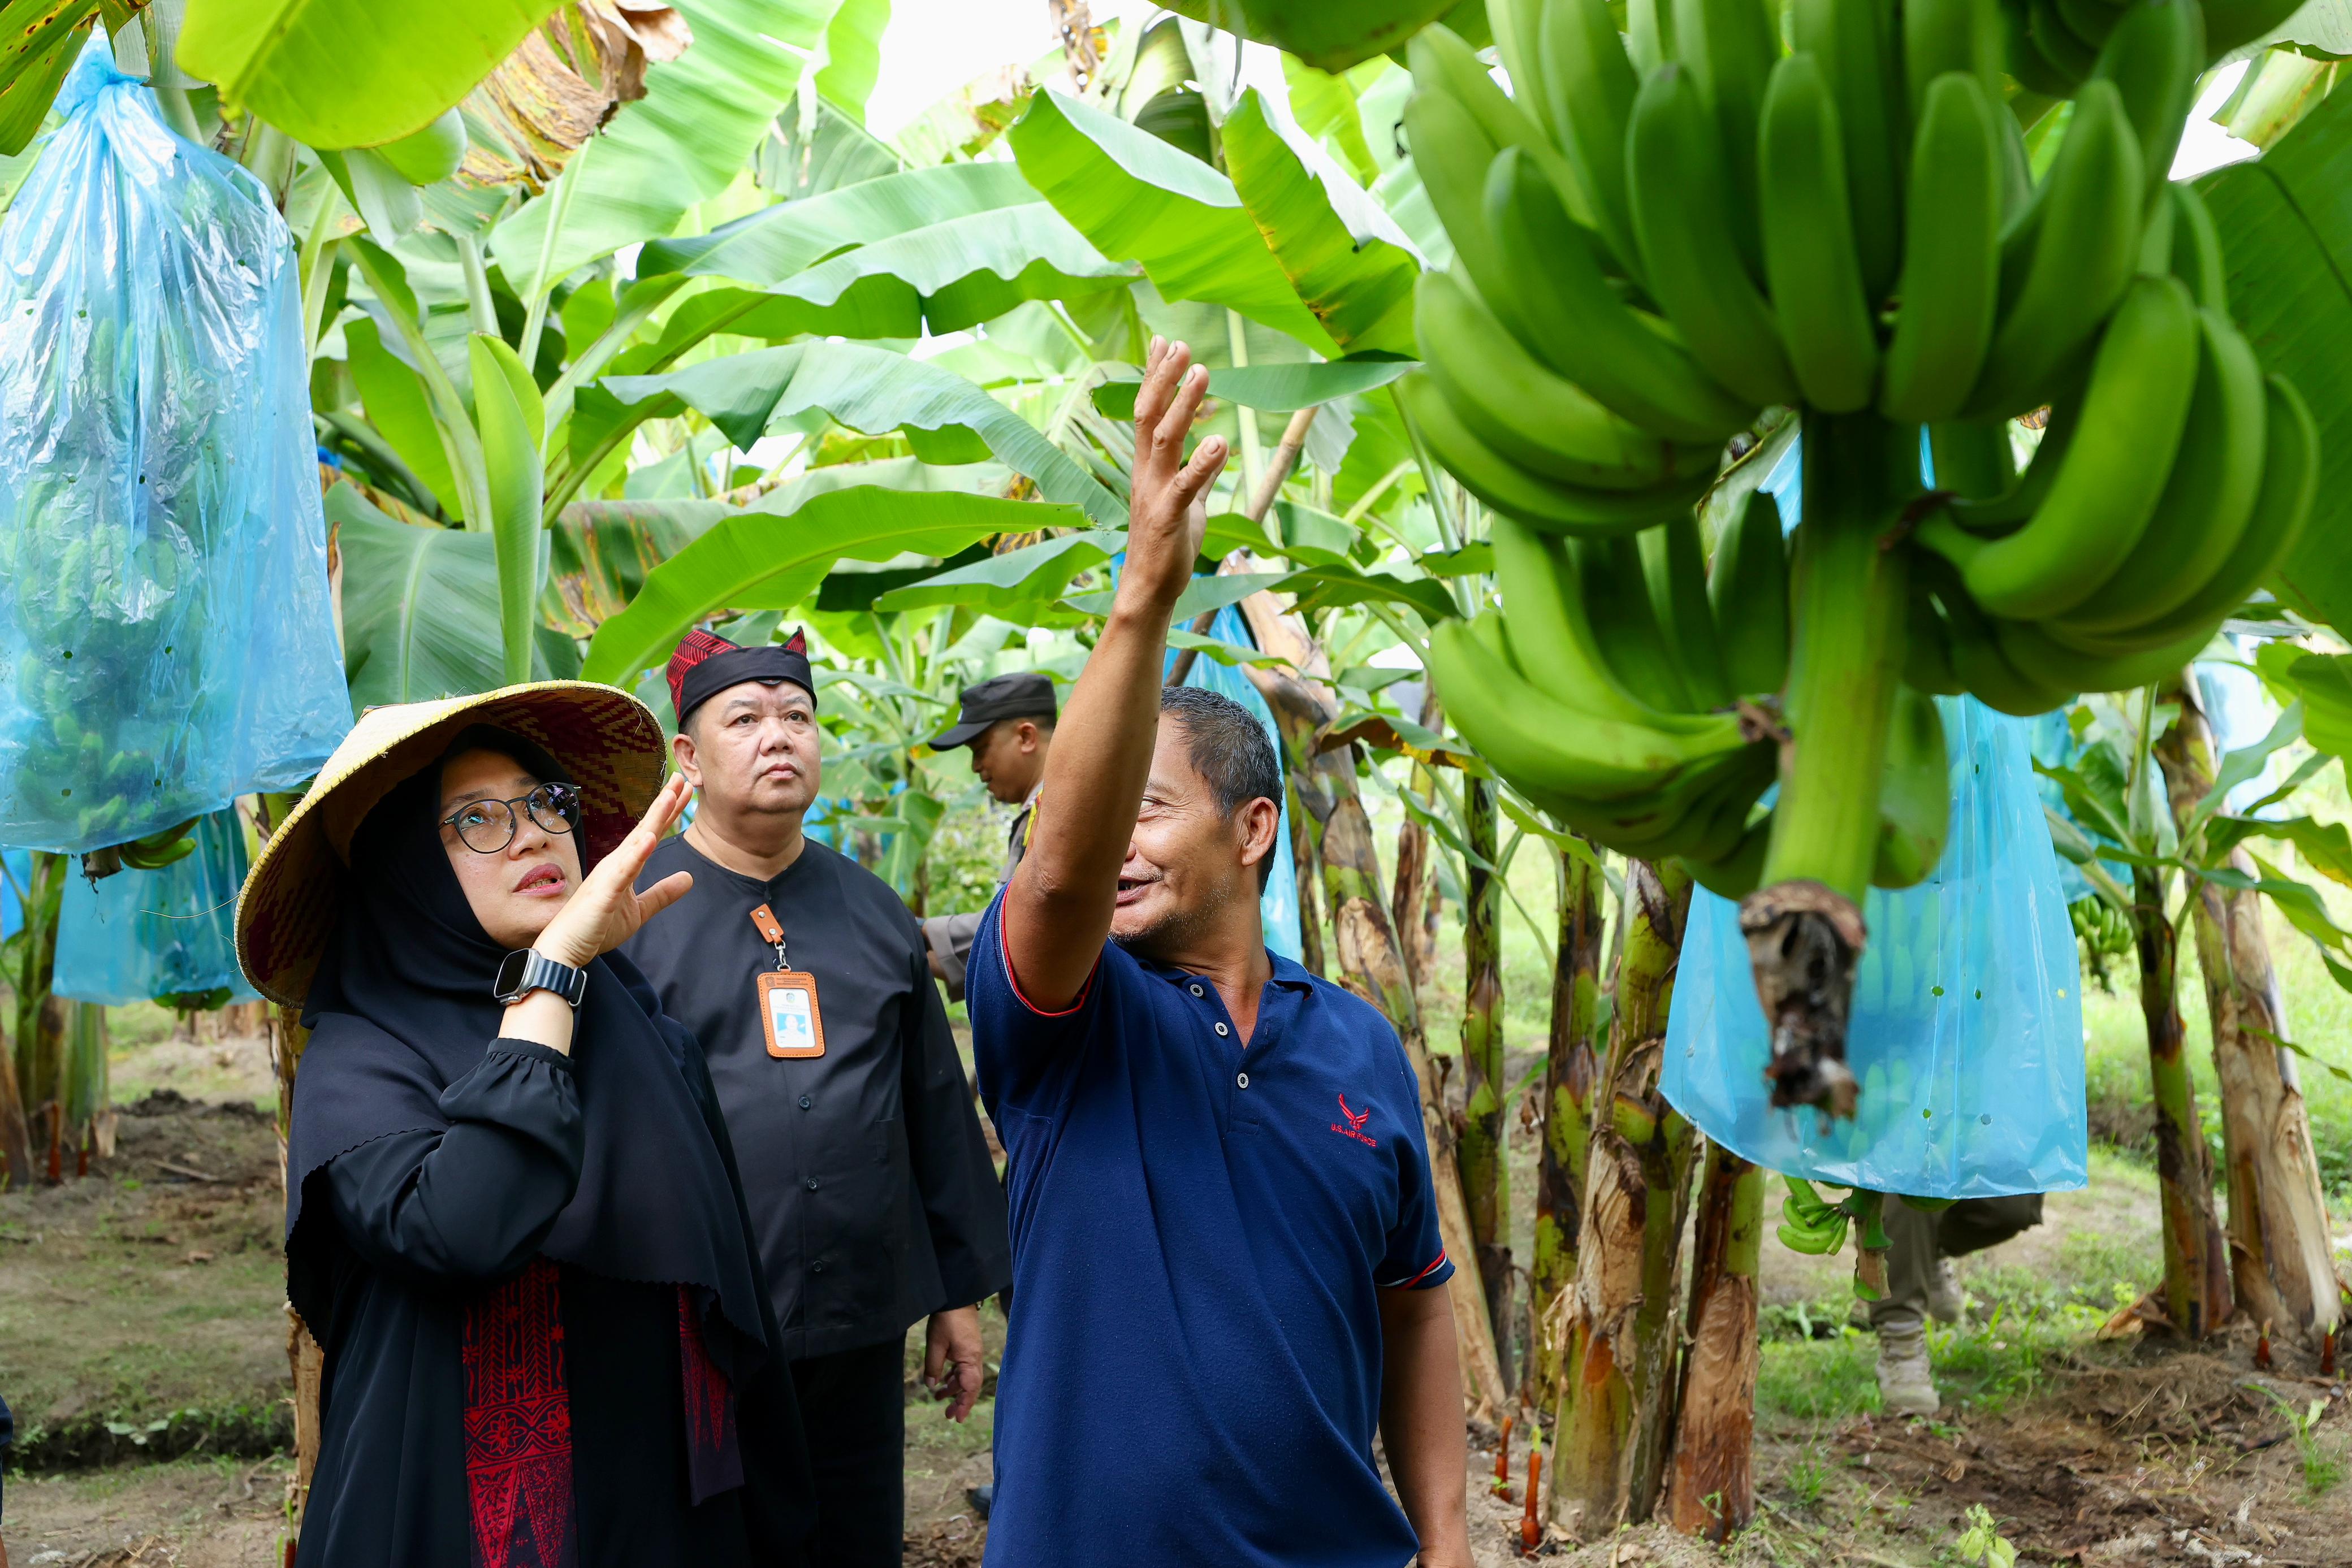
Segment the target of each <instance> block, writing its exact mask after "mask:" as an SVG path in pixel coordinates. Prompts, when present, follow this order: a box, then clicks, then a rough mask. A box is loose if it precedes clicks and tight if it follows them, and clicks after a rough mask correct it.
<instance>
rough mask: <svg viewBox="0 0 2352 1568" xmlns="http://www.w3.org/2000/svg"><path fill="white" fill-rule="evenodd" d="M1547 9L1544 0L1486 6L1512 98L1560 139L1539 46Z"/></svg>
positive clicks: (1497, 0) (1499, 1)
mask: <svg viewBox="0 0 2352 1568" xmlns="http://www.w3.org/2000/svg"><path fill="white" fill-rule="evenodd" d="M1548 9H1549V6H1548V5H1546V4H1545V0H1493V4H1491V5H1488V6H1487V7H1486V22H1487V25H1488V26H1491V27H1492V28H1493V29H1494V32H1495V53H1496V56H1497V57H1500V58H1501V60H1502V62H1503V70H1504V72H1505V74H1507V76H1509V78H1511V98H1512V100H1513V101H1514V102H1516V103H1517V104H1518V106H1519V107H1520V108H1522V109H1524V110H1527V111H1528V114H1530V115H1532V116H1533V117H1534V119H1535V121H1536V123H1537V124H1538V126H1540V127H1542V129H1543V131H1544V134H1546V135H1547V136H1549V137H1550V138H1551V139H1552V140H1553V141H1559V140H1560V134H1559V130H1560V128H1559V124H1558V123H1557V122H1555V121H1554V120H1553V119H1552V113H1551V106H1552V95H1551V94H1550V93H1549V92H1548V91H1547V90H1546V89H1545V86H1544V78H1543V57H1542V56H1541V54H1540V53H1539V51H1538V34H1539V31H1540V29H1541V27H1542V26H1543V17H1544V13H1545V11H1547V10H1548Z"/></svg>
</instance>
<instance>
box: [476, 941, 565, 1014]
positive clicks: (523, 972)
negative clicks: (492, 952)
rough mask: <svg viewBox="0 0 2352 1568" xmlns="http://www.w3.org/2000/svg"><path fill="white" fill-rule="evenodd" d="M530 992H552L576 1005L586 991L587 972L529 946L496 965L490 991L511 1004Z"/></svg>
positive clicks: (502, 1000) (500, 999)
mask: <svg viewBox="0 0 2352 1568" xmlns="http://www.w3.org/2000/svg"><path fill="white" fill-rule="evenodd" d="M533 991H553V992H554V993H555V994H556V995H557V996H559V997H562V998H563V999H564V1000H565V1001H567V1002H570V1003H571V1004H572V1006H573V1007H575V1008H576V1007H578V1006H579V1005H580V999H581V998H583V997H584V996H586V995H587V994H588V971H587V970H585V969H575V968H573V967H572V966H571V965H569V964H559V963H557V962H556V961H555V960H554V959H552V958H551V957H549V956H546V955H545V954H543V953H541V952H539V951H537V950H536V949H534V948H530V947H524V948H521V949H520V950H518V951H516V952H512V953H509V954H508V955H507V956H506V960H505V961H504V962H503V963H501V964H499V977H498V979H497V980H496V981H494V982H493V983H492V984H491V987H490V994H491V995H492V996H493V997H495V998H497V999H498V1000H499V1001H501V1002H505V1003H508V1004H509V1005H512V1004H513V1003H515V1002H519V1001H520V1000H522V998H524V997H526V996H528V995H530V993H531V992H533Z"/></svg>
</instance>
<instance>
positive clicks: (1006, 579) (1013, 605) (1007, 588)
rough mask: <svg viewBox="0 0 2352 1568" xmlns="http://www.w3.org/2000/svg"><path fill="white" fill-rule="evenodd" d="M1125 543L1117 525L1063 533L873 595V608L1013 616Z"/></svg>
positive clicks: (1051, 597)
mask: <svg viewBox="0 0 2352 1568" xmlns="http://www.w3.org/2000/svg"><path fill="white" fill-rule="evenodd" d="M1126 548H1127V534H1126V533H1125V531H1124V530H1121V529H1116V528H1089V529H1086V530H1084V531H1082V532H1078V533H1073V534H1063V535H1060V536H1059V537H1057V538H1049V539H1041V540H1040V541H1038V542H1037V543H1035V544H1034V545H1024V546H1023V547H1022V548H1021V549H1014V550H1006V551H1005V552H1004V553H1003V555H992V556H991V557H989V558H988V559H986V560H982V561H975V562H973V563H972V564H971V565H970V566H967V567H961V568H958V569H957V570H953V571H943V572H940V573H939V574H938V575H937V576H935V577H928V578H925V579H924V580H922V581H920V582H916V583H910V584H908V586H906V587H904V588H898V589H893V590H892V591H889V592H887V593H885V594H883V595H882V596H881V597H879V598H877V600H875V601H874V608H875V609H876V610H877V611H884V612H888V611H894V610H928V609H930V608H932V607H934V606H936V605H941V604H953V605H957V606H960V607H961V606H968V607H970V608H971V609H972V610H974V611H976V612H980V613H982V614H985V615H997V616H1003V617H1005V618H1006V619H1016V618H1019V617H1021V616H1023V615H1025V614H1030V613H1034V612H1037V611H1040V610H1043V609H1044V608H1045V607H1046V606H1047V605H1050V604H1052V603H1053V602H1054V601H1055V600H1057V599H1059V598H1061V597H1062V595H1063V594H1064V593H1065V592H1066V591H1068V589H1069V586H1070V581H1071V580H1072V579H1073V578H1075V577H1076V576H1077V575H1078V573H1080V572H1082V571H1085V570H1088V569H1089V568H1092V567H1097V566H1100V565H1101V564H1102V563H1103V562H1105V561H1107V560H1108V559H1110V558H1111V557H1113V556H1115V555H1117V554H1118V552H1119V551H1121V550H1123V549H1126Z"/></svg>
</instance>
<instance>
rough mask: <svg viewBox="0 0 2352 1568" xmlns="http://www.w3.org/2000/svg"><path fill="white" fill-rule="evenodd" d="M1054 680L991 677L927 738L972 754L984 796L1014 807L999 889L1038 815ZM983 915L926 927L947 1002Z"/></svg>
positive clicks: (934, 920) (943, 919)
mask: <svg viewBox="0 0 2352 1568" xmlns="http://www.w3.org/2000/svg"><path fill="white" fill-rule="evenodd" d="M1054 709H1055V703H1054V681H1053V677H1052V676H1050V675H1046V674H1041V673H1040V672H1038V671H1035V670H1016V671H1014V672H1013V673H1012V674H1003V675H991V676H989V677H988V679H986V680H984V681H976V682H974V683H973V684H972V685H968V686H966V687H965V688H964V689H963V695H962V698H961V701H960V702H959V704H958V705H957V713H956V721H955V723H953V724H952V725H950V726H949V727H947V728H946V729H943V730H941V731H940V733H939V734H937V735H935V736H933V737H931V749H932V750H934V751H952V750H954V749H955V748H956V747H960V746H968V747H971V770H972V771H973V772H974V773H977V774H979V775H980V781H981V783H982V784H983V785H985V786H987V789H988V792H989V793H990V794H991V795H992V796H994V797H995V798H996V799H997V800H1000V801H1002V802H1003V804H1005V805H1007V806H1018V807H1019V808H1021V809H1020V810H1017V811H1015V812H1013V825H1012V826H1011V827H1010V828H1009V829H1007V830H1006V831H1005V834H1004V869H1003V871H1002V872H1001V873H998V875H997V878H996V885H997V886H998V887H999V888H1002V887H1003V885H1004V884H1005V883H1008V882H1011V881H1012V880H1013V871H1014V869H1015V868H1016V867H1018V866H1019V865H1020V864H1021V853H1022V852H1023V851H1024V850H1025V849H1027V848H1028V847H1029V824H1030V822H1031V821H1033V820H1034V813H1035V811H1036V810H1037V787H1038V785H1040V784H1042V783H1044V782H1045V757H1046V753H1047V752H1048V751H1049V750H1050V749H1051V748H1052V747H1053V744H1054ZM986 914H987V911H985V910H981V909H975V910H972V911H971V912H970V913H969V914H964V915H932V916H931V917H930V918H929V919H928V920H925V921H924V922H923V940H924V941H925V942H927V943H929V945H930V949H931V973H932V974H934V975H936V976H938V977H940V981H941V982H942V983H944V984H945V985H946V987H947V988H948V1000H950V1001H951V1002H960V1001H961V1000H963V970H964V960H965V956H966V955H968V954H969V953H971V939H972V937H973V936H976V935H978V934H979V931H980V923H981V920H982V918H983V917H984V916H985V915H986Z"/></svg>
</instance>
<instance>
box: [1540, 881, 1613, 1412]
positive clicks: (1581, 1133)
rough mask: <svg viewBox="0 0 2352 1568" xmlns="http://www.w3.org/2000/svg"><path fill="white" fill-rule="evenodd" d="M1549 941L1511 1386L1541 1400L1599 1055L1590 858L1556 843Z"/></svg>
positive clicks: (1546, 1390) (1547, 1390) (1553, 1368)
mask: <svg viewBox="0 0 2352 1568" xmlns="http://www.w3.org/2000/svg"><path fill="white" fill-rule="evenodd" d="M1554 871H1555V872H1556V873H1557V880H1558V882H1559V947H1558V950H1557V952H1556V953H1555V955H1554V957H1553V965H1552V979H1551V1030H1550V1035H1549V1044H1548V1047H1547V1051H1546V1055H1545V1061H1544V1094H1543V1108H1544V1114H1543V1141H1542V1144H1541V1145H1540V1147H1539V1148H1538V1151H1537V1154H1536V1235H1535V1253H1534V1257H1533V1258H1532V1259H1531V1260H1530V1261H1529V1263H1528V1355H1527V1363H1526V1370H1525V1372H1524V1373H1523V1374H1522V1375H1521V1376H1520V1379H1519V1385H1520V1389H1521V1392H1522V1395H1523V1396H1524V1397H1525V1398H1527V1399H1528V1400H1530V1401H1532V1402H1534V1403H1535V1404H1536V1405H1538V1406H1539V1407H1549V1406H1552V1405H1553V1404H1554V1403H1556V1401H1557V1399H1558V1397H1559V1373H1560V1347H1559V1343H1557V1342H1556V1339H1555V1336H1554V1334H1553V1333H1552V1332H1551V1331H1552V1324H1553V1317H1554V1305H1555V1303H1556V1302H1558V1301H1559V1298H1560V1295H1561V1293H1562V1292H1563V1291H1567V1290H1568V1289H1569V1288H1570V1286H1571V1285H1573V1284H1574V1283H1575V1281H1576V1244H1577V1231H1578V1229H1579V1228H1580V1221H1581V1218H1582V1214H1583V1203H1584V1181H1585V1175H1586V1160H1585V1153H1586V1150H1587V1148H1588V1147H1589V1146H1590V1145H1591V1136H1592V1125H1591V1124H1592V1085H1593V1081H1594V1079H1595V1078H1596V1077H1597V1076H1598V1075H1599V1073H1600V1071H1601V1064H1600V1062H1599V1061H1597V1060H1596V1059H1595V1057H1594V1055H1593V1050H1592V1034H1593V1026H1594V1025H1595V1023H1596V1022H1598V1020H1599V1018H1600V1013H1601V895H1602V894H1604V893H1605V892H1607V890H1608V884H1607V882H1606V880H1605V879H1604V878H1603V877H1602V876H1601V863H1600V858H1599V856H1598V855H1597V854H1595V853H1592V852H1587V853H1585V854H1581V855H1580V854H1577V853H1575V852H1572V851H1569V850H1562V851H1561V852H1559V862H1558V863H1557V864H1556V866H1555V867H1554Z"/></svg>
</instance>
